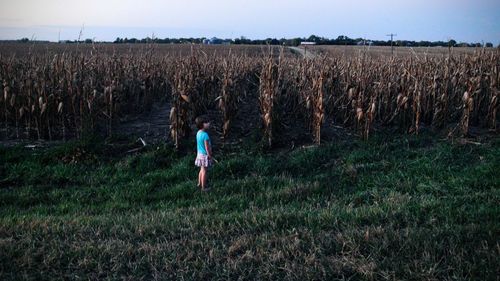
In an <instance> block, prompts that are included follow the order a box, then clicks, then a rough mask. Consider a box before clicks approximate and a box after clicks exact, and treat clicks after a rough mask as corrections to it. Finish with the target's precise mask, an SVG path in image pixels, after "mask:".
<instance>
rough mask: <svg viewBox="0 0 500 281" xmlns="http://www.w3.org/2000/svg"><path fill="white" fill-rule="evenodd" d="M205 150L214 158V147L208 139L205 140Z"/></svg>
mask: <svg viewBox="0 0 500 281" xmlns="http://www.w3.org/2000/svg"><path fill="white" fill-rule="evenodd" d="M205 150H206V151H207V153H208V158H212V147H211V146H210V144H209V143H208V141H207V140H205Z"/></svg>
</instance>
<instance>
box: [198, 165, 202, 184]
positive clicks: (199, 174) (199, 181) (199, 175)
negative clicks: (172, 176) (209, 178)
mask: <svg viewBox="0 0 500 281" xmlns="http://www.w3.org/2000/svg"><path fill="white" fill-rule="evenodd" d="M201 169H202V168H200V172H199V173H198V186H201Z"/></svg>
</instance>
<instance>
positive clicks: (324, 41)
mask: <svg viewBox="0 0 500 281" xmlns="http://www.w3.org/2000/svg"><path fill="white" fill-rule="evenodd" d="M215 39H217V42H218V44H234V45H285V46H298V45H300V44H301V43H302V42H314V43H316V45H373V46H390V45H391V41H390V40H387V41H384V40H369V39H364V38H349V37H348V36H344V35H340V36H338V37H337V38H335V39H330V38H325V37H319V36H316V35H311V36H309V37H308V38H300V37H297V38H290V39H286V38H281V39H276V38H266V39H248V38H245V37H243V36H242V37H240V38H236V39H218V38H215ZM207 40H208V39H207V38H205V37H202V38H192V37H190V38H164V39H161V38H150V37H146V38H142V39H137V38H120V37H118V38H116V39H115V40H114V41H113V42H112V43H114V44H130V43H132V44H133V43H157V44H186V43H189V44H202V43H204V42H206V41H207ZM2 42H22V43H29V42H33V41H32V40H30V39H28V38H22V39H19V40H10V41H6V40H4V41H2ZM36 42H41V43H45V42H48V41H36ZM60 42H61V43H69V44H71V43H81V44H84V43H85V44H90V43H93V42H94V41H93V40H92V39H85V40H80V41H78V40H63V41H60ZM99 43H110V42H99ZM393 44H394V46H403V47H408V46H411V47H438V46H440V47H483V46H484V47H490V48H491V47H493V43H491V42H487V43H473V42H457V41H455V40H453V39H451V40H449V41H410V40H394V42H393ZM498 47H500V45H499V46H498Z"/></svg>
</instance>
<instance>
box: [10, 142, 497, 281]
mask: <svg viewBox="0 0 500 281" xmlns="http://www.w3.org/2000/svg"><path fill="white" fill-rule="evenodd" d="M75 151H77V152H78V153H75ZM82 151H83V152H82ZM0 157H1V158H2V159H4V161H2V163H0V176H1V177H0V279H2V280H17V279H32V280H54V279H78V278H82V279H134V280H137V279H188V280H201V279H202V280H210V279H227V280H235V279H241V280H255V279H260V280H276V279H287V280H305V279H340V280H342V279H349V278H354V279H357V280H400V279H410V280H422V279H426V280H447V279H448V280H452V279H453V280H470V279H475V280H496V278H497V273H498V272H499V266H498V264H499V260H498V254H499V252H498V251H499V250H498V249H499V248H498V247H499V246H498V237H499V234H500V227H499V226H500V225H499V221H498V217H499V215H500V208H499V201H500V200H499V199H500V192H499V190H500V189H499V185H500V176H499V175H498V171H499V167H500V146H499V140H498V139H497V138H493V139H491V140H489V141H485V142H484V143H483V144H481V145H475V144H457V143H450V142H448V141H443V140H439V139H437V138H436V137H435V136H431V135H428V134H423V135H420V136H391V137H388V136H386V135H383V134H380V135H374V137H373V138H372V139H370V140H369V141H358V140H350V141H339V142H336V143H328V144H324V145H321V146H319V147H312V148H303V149H296V150H294V151H286V152H285V151H274V152H261V151H258V150H255V151H251V153H248V151H245V152H243V151H236V152H235V151H219V154H218V157H217V158H218V160H219V161H220V163H219V164H218V165H216V166H215V167H214V169H213V170H212V171H211V174H210V177H211V178H210V180H211V183H212V186H213V190H212V191H211V192H210V193H201V192H199V190H197V189H196V176H197V170H196V169H195V167H194V165H193V161H194V158H193V155H192V154H190V153H184V154H182V153H177V152H175V151H174V150H173V149H171V148H170V147H169V146H167V145H164V146H159V147H154V148H150V149H148V150H146V151H145V152H143V153H141V154H137V155H125V154H123V153H117V152H116V151H114V152H110V151H109V149H107V148H106V145H105V144H104V142H103V141H102V140H99V139H89V140H84V141H74V142H70V143H68V144H65V145H63V146H60V147H55V148H50V149H45V150H36V151H34V152H33V151H28V150H26V149H24V148H20V147H18V148H1V149H0Z"/></svg>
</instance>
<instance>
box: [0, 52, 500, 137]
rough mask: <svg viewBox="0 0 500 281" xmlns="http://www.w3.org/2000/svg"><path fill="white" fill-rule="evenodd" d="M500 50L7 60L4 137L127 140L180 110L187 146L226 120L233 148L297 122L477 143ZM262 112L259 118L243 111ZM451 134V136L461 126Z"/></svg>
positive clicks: (487, 121)
mask: <svg viewBox="0 0 500 281" xmlns="http://www.w3.org/2000/svg"><path fill="white" fill-rule="evenodd" d="M499 69H500V52H499V51H498V50H496V51H491V52H485V51H478V52H475V53H473V54H462V55H454V56H442V57H437V56H435V57H420V58H419V57H412V56H406V57H390V58H387V57H378V58H377V57H375V58H374V57H369V56H366V55H365V54H362V53H360V54H358V55H356V56H350V57H346V56H322V57H317V58H314V59H303V58H298V57H295V56H291V55H289V54H287V53H285V50H284V49H282V50H281V51H278V52H277V51H276V50H271V49H270V50H268V52H266V53H263V54H262V55H260V56H255V55H252V56H250V55H248V54H242V53H238V52H233V51H231V50H229V51H227V50H225V49H224V51H221V52H219V53H206V52H204V51H203V50H202V49H196V50H191V51H190V52H189V53H188V54H183V55H173V54H158V53H157V52H155V50H154V48H150V49H144V50H141V51H137V50H136V51H134V52H128V53H110V52H109V51H108V52H100V51H99V49H95V50H92V51H91V52H83V51H82V52H67V53H64V52H63V53H57V54H52V53H43V52H37V53H28V54H25V55H18V56H15V55H7V54H3V53H0V81H1V83H0V87H1V88H0V90H1V91H0V92H1V93H2V95H1V97H0V106H1V108H2V114H1V116H0V122H1V123H0V126H1V132H2V133H1V135H2V136H1V138H4V139H12V138H29V139H47V140H54V139H69V138H80V137H82V136H83V135H85V134H87V133H95V132H99V133H102V134H106V135H112V134H114V133H117V132H116V131H115V129H114V128H115V126H116V124H117V123H118V122H120V118H121V117H123V116H124V115H129V114H138V113H141V112H147V111H148V110H150V109H151V106H152V104H153V103H155V102H168V103H170V104H171V112H170V135H169V136H166V137H167V138H169V139H170V141H172V142H173V143H174V144H175V145H176V146H179V141H180V140H181V139H183V138H186V137H188V136H189V135H190V134H191V133H192V131H193V129H192V128H193V121H194V118H196V116H198V115H201V114H205V113H207V112H208V111H211V110H217V111H218V112H220V116H221V120H220V122H221V124H220V126H221V127H222V134H221V138H222V140H223V141H225V140H227V139H228V138H230V137H231V136H234V137H238V136H235V135H234V134H232V129H234V126H236V121H237V120H242V122H239V123H238V124H240V125H241V124H245V120H246V119H251V118H258V119H259V120H260V121H259V122H258V123H259V124H260V126H258V128H255V129H256V130H259V131H260V132H261V134H262V140H263V142H264V143H265V144H266V145H268V146H273V145H274V144H275V143H276V142H279V140H280V138H282V137H283V136H285V135H286V134H287V128H288V127H290V126H294V124H295V123H302V124H305V126H306V127H305V128H307V130H304V131H303V132H302V134H304V135H305V136H307V137H309V138H310V139H311V141H314V142H315V143H320V141H321V136H322V128H323V127H324V125H325V123H326V122H330V123H333V124H335V125H337V126H342V127H345V128H350V129H352V130H354V131H356V132H357V133H359V135H360V136H361V137H362V138H365V139H367V138H368V137H369V136H370V133H371V132H373V130H374V128H377V127H394V128H397V129H400V130H402V131H405V132H407V133H411V134H418V133H419V130H421V128H422V126H426V127H432V128H435V129H438V130H444V129H446V130H449V131H450V133H452V134H457V135H468V133H469V131H470V129H471V127H479V128H483V129H489V130H492V131H494V132H497V124H498V122H499V117H498V115H497V110H498V107H499V105H498V103H499V102H498V99H499V98H500V97H499V95H500V94H499V82H500V74H499ZM244 107H253V108H258V110H259V112H260V115H259V116H248V115H246V114H243V113H242V112H241V110H242V108H244ZM450 128H451V129H450Z"/></svg>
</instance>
